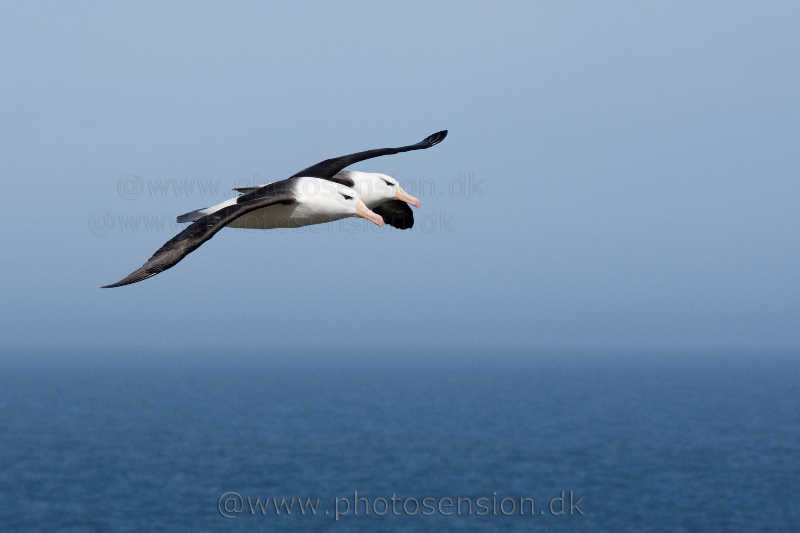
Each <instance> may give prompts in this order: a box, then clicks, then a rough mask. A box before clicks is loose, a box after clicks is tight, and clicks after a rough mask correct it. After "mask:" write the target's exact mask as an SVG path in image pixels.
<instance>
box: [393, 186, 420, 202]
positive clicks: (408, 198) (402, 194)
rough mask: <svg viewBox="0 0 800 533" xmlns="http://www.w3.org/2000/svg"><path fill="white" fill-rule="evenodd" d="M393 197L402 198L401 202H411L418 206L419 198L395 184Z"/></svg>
mask: <svg viewBox="0 0 800 533" xmlns="http://www.w3.org/2000/svg"><path fill="white" fill-rule="evenodd" d="M394 197H395V198H397V199H398V200H402V201H403V202H406V203H408V204H411V205H413V206H414V207H419V198H417V197H415V196H411V195H410V194H408V193H407V192H406V191H404V190H403V188H402V187H401V186H399V185H398V186H397V194H395V195H394Z"/></svg>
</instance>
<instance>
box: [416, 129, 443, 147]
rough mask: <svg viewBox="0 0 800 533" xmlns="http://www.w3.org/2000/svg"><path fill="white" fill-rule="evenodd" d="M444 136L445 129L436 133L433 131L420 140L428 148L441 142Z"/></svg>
mask: <svg viewBox="0 0 800 533" xmlns="http://www.w3.org/2000/svg"><path fill="white" fill-rule="evenodd" d="M445 137H447V130H442V131H437V132H436V133H433V134H431V135H428V136H427V137H425V139H423V140H422V142H423V143H424V144H426V145H428V147H429V148H430V147H431V146H435V145H437V144H439V143H440V142H442V141H443V140H444V138H445Z"/></svg>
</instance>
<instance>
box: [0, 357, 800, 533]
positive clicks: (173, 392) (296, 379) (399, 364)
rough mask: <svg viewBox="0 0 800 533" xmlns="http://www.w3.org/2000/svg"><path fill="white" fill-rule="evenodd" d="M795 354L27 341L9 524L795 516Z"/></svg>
mask: <svg viewBox="0 0 800 533" xmlns="http://www.w3.org/2000/svg"><path fill="white" fill-rule="evenodd" d="M796 355H797V354H726V353H715V354H709V353H698V354H653V353H647V352H642V353H628V354H623V355H621V354H591V353H585V354H581V353H550V354H546V353H527V352H525V351H519V352H515V353H498V354H490V353H439V352H431V353H428V354H419V353H416V354H413V355H412V354H410V353H402V352H400V351H398V352H397V353H388V352H386V351H376V352H375V353H362V354H360V355H353V354H351V353H342V354H336V353H330V354H292V353H288V352H281V353H270V352H265V353H263V354H250V355H246V356H243V355H241V354H236V353H227V352H226V350H224V349H220V350H218V351H209V353H202V354H194V355H191V356H190V355H183V354H175V353H163V354H152V353H148V354H139V353H129V352H115V351H109V352H106V353H101V352H98V353H93V354H75V353H50V354H41V353H37V354H18V355H17V356H12V357H10V358H8V359H6V360H4V361H3V362H2V363H0V370H1V371H2V372H1V373H0V452H1V454H0V497H1V498H2V499H0V529H2V530H3V531H42V532H45V531H46V532H51V531H71V532H79V531H81V532H82V531H131V532H141V531H154V530H157V531H187V532H188V531H192V532H196V531H250V530H265V531H266V530H268V531H281V530H286V531H322V530H326V531H327V530H329V529H334V530H340V531H361V530H367V531H432V532H433V531H443V530H459V531H532V530H533V531H536V530H539V531H593V532H596V531H609V532H621V531H636V532H648V531H757V530H758V531H800V502H799V500H798V498H799V497H800V388H798V383H800V362H798V361H800V358H798V357H796ZM562 491H563V493H562ZM570 491H571V492H572V494H571V496H572V498H573V502H572V504H573V508H572V509H571V508H570V502H569V499H570ZM356 492H357V493H358V497H359V498H362V499H361V501H358V502H357V505H356V508H355V510H354V503H353V502H355V501H356V496H355V493H356ZM225 493H229V494H228V495H227V496H225V498H224V499H221V497H222V495H223V494H225ZM562 494H563V495H564V499H563V501H562V499H561V496H562ZM296 497H300V498H301V499H302V500H303V501H304V503H305V500H306V499H307V498H311V499H312V500H313V499H314V498H319V500H320V503H319V504H318V507H317V511H316V513H317V514H316V515H315V516H312V511H311V509H310V508H306V510H305V512H306V514H305V515H303V514H302V513H301V512H300V510H299V508H298V505H297V502H296V501H294V500H293V498H296ZM393 497H394V499H395V502H393V501H392V498H393ZM266 498H270V500H266ZM273 498H278V501H280V500H281V499H282V498H283V499H284V504H285V505H289V503H291V502H292V501H294V509H293V511H292V513H291V514H289V513H288V512H287V511H286V507H283V508H282V509H281V514H280V515H279V516H278V515H277V514H276V512H275V508H274V500H272V499H273ZM337 498H338V500H337ZM425 498H428V500H427V501H428V505H427V506H426V505H425V504H424V499H425ZM447 498H452V500H451V501H450V502H451V503H452V505H451V504H450V503H449V501H448V499H447ZM480 498H484V500H482V501H483V503H484V506H483V507H481V508H478V503H477V502H478V500H479V499H480ZM506 498H510V499H508V500H505V504H504V507H502V506H501V507H500V508H496V506H497V505H498V504H502V502H503V501H504V499H506ZM520 498H533V502H534V503H533V504H531V503H530V500H525V502H526V503H525V506H523V509H524V512H523V514H522V515H520V513H519V508H520ZM554 498H555V499H554ZM257 499H260V500H259V501H260V502H262V503H263V502H266V504H265V505H264V506H263V507H262V506H260V505H259V502H257V501H256V500H257ZM415 501H416V503H417V507H416V511H415V506H414V502H415ZM470 502H471V504H472V512H471V513H470V512H469V508H468V503H470ZM345 503H347V504H348V506H349V508H348V509H347V512H346V513H345V512H344V511H345ZM551 503H552V504H554V505H553V506H552V509H551V506H550V504H551ZM512 504H513V512H512V514H513V515H512V516H505V514H507V513H508V512H509V511H512ZM533 505H535V511H533V513H531V511H530V509H531V507H532V506H533ZM575 505H577V508H575ZM393 506H394V508H393ZM404 506H405V509H404ZM457 507H458V508H457ZM337 508H338V511H339V514H340V516H338V517H337V516H336V514H337ZM220 509H221V510H222V512H223V513H224V514H227V515H230V516H233V517H230V518H226V517H223V516H222V515H221V513H220ZM487 510H488V511H487ZM237 511H238V512H237ZM367 511H369V514H368V515H367V514H366V513H367ZM432 511H433V512H432ZM479 511H485V512H483V514H480V513H479ZM562 511H563V512H562ZM479 514H480V516H479ZM337 518H338V519H337Z"/></svg>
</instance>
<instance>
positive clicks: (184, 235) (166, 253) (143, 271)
mask: <svg viewBox="0 0 800 533" xmlns="http://www.w3.org/2000/svg"><path fill="white" fill-rule="evenodd" d="M273 185H274V184H273ZM262 189H265V187H262ZM294 201H295V199H294V195H293V194H291V192H289V191H288V190H287V188H286V187H280V188H279V191H278V192H275V193H274V194H271V195H262V196H260V197H258V198H256V199H254V200H251V201H248V202H242V203H238V204H236V205H231V206H228V207H225V208H223V209H220V210H219V211H216V212H214V213H211V214H210V215H206V216H204V217H203V218H201V219H198V220H197V221H196V222H194V223H193V224H192V225H191V226H189V227H188V228H186V229H185V230H183V231H182V232H180V233H178V234H177V235H175V237H173V238H172V239H170V240H168V241H167V242H166V243H164V246H162V247H161V248H159V249H158V250H157V251H156V253H154V254H153V256H152V257H151V258H150V259H148V260H147V262H146V263H145V264H143V265H142V266H141V267H140V268H139V269H137V270H135V271H133V272H131V273H130V274H129V275H128V276H127V277H126V278H125V279H122V280H120V281H118V282H116V283H112V284H111V285H104V286H103V288H104V289H107V288H111V287H120V286H122V285H128V284H131V283H136V282H138V281H142V280H145V279H147V278H149V277H152V276H155V275H156V274H158V273H159V272H163V271H165V270H167V269H168V268H170V267H172V266H174V265H175V264H176V263H178V261H180V260H181V259H183V258H184V257H186V256H187V255H189V254H190V253H192V252H193V251H195V250H196V249H197V248H199V247H200V245H201V244H203V243H204V242H206V241H207V240H209V239H210V238H211V237H213V236H214V235H215V234H216V233H217V232H218V231H219V230H221V229H222V228H224V227H225V226H226V225H228V224H230V223H231V222H233V221H234V220H236V219H237V218H239V217H240V216H242V215H244V214H246V213H249V212H250V211H253V210H254V209H260V208H262V207H267V206H269V205H273V204H280V203H293V202H294Z"/></svg>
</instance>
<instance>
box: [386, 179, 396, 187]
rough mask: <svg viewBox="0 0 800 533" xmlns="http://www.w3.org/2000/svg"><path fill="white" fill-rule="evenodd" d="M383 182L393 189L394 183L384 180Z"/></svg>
mask: <svg viewBox="0 0 800 533" xmlns="http://www.w3.org/2000/svg"><path fill="white" fill-rule="evenodd" d="M383 182H384V183H385V184H386V185H388V186H389V187H392V186H393V185H394V183H392V182H390V181H386V180H383Z"/></svg>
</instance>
